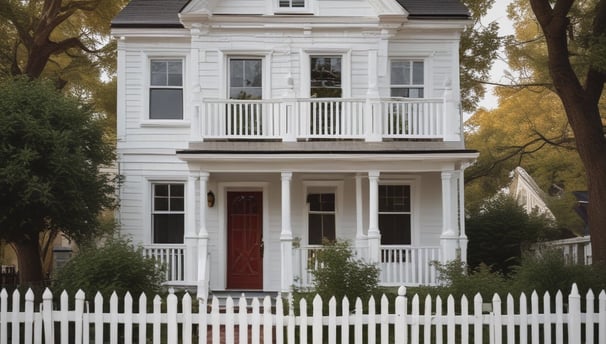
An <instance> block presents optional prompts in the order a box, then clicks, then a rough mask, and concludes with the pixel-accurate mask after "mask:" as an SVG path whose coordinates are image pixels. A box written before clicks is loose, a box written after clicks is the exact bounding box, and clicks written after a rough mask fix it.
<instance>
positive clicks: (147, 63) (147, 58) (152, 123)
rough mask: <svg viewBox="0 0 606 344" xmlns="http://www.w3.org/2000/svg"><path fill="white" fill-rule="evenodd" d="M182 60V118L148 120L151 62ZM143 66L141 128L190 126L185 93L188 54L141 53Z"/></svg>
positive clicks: (188, 100)
mask: <svg viewBox="0 0 606 344" xmlns="http://www.w3.org/2000/svg"><path fill="white" fill-rule="evenodd" d="M177 59H180V60H182V68H183V83H182V86H181V88H182V89H183V117H182V119H151V118H150V90H151V89H152V88H153V87H152V85H151V61H152V60H177ZM141 65H142V66H143V74H144V75H143V86H144V92H143V97H142V98H143V104H142V107H141V108H142V110H143V111H142V113H141V116H140V126H141V127H189V125H190V117H191V114H190V111H189V107H188V104H189V102H190V95H189V92H188V91H187V90H188V89H189V88H190V87H189V83H190V79H189V75H190V74H191V73H189V72H188V71H189V53H185V52H176V51H154V52H144V53H142V63H141Z"/></svg>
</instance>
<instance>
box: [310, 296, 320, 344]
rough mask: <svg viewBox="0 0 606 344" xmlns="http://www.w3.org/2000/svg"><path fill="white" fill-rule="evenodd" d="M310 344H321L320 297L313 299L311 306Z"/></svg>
mask: <svg viewBox="0 0 606 344" xmlns="http://www.w3.org/2000/svg"><path fill="white" fill-rule="evenodd" d="M312 307H313V308H312V309H313V311H312V321H311V327H312V338H311V340H312V343H314V344H322V330H323V329H322V298H321V297H320V295H317V294H316V296H315V297H314V300H313V304H312Z"/></svg>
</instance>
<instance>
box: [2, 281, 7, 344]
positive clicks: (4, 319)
mask: <svg viewBox="0 0 606 344" xmlns="http://www.w3.org/2000/svg"><path fill="white" fill-rule="evenodd" d="M7 319H8V293H7V292H6V289H4V288H2V291H0V343H2V344H4V343H6V342H7V341H8V333H7V332H8V326H7Z"/></svg>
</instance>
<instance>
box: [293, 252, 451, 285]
mask: <svg viewBox="0 0 606 344" xmlns="http://www.w3.org/2000/svg"><path fill="white" fill-rule="evenodd" d="M321 249H322V247H321V246H312V247H299V248H295V249H294V250H293V252H294V259H293V264H294V268H295V270H294V276H295V279H296V280H295V284H296V285H297V286H299V287H303V288H305V287H310V286H312V285H313V282H314V280H313V271H314V270H316V269H318V268H319V267H320V262H319V261H318V252H319V251H320V250H321ZM354 252H355V254H356V256H357V257H359V258H362V259H363V260H368V259H367V258H368V250H367V249H366V248H354ZM439 260H440V248H439V247H411V246H391V245H389V246H381V257H380V261H379V268H380V269H381V272H380V275H379V283H380V284H381V285H385V286H396V285H407V286H414V285H436V284H437V283H438V274H437V270H436V267H435V266H434V264H433V262H434V261H439Z"/></svg>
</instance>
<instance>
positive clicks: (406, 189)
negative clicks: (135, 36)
mask: <svg viewBox="0 0 606 344" xmlns="http://www.w3.org/2000/svg"><path fill="white" fill-rule="evenodd" d="M379 229H380V230H381V244H382V245H410V243H411V207H410V185H379Z"/></svg>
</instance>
